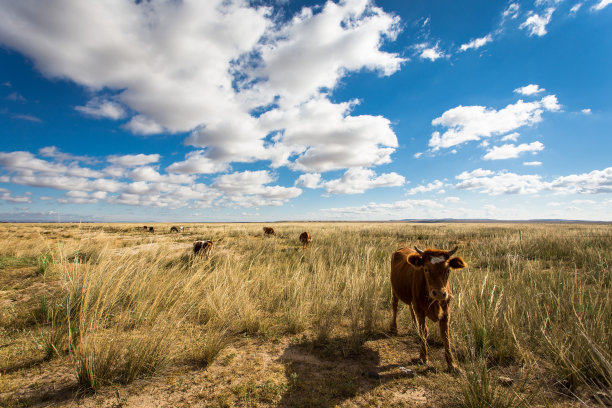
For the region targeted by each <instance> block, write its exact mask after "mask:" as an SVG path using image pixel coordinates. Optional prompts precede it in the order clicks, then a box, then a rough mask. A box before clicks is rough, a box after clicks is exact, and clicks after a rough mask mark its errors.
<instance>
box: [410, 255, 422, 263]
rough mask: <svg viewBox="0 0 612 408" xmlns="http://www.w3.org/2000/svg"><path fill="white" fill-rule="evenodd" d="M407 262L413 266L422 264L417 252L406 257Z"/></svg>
mask: <svg viewBox="0 0 612 408" xmlns="http://www.w3.org/2000/svg"><path fill="white" fill-rule="evenodd" d="M408 262H409V263H410V264H412V265H414V266H423V258H422V257H421V255H418V254H412V255H410V256H409V257H408Z"/></svg>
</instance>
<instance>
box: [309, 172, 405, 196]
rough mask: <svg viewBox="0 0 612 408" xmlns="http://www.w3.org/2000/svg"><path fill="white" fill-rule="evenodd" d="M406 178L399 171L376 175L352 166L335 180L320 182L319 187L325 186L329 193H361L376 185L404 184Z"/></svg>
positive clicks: (394, 185)
mask: <svg viewBox="0 0 612 408" xmlns="http://www.w3.org/2000/svg"><path fill="white" fill-rule="evenodd" d="M405 182H406V179H405V178H404V177H403V176H400V175H399V174H397V173H385V174H381V175H380V176H376V173H375V172H374V171H373V170H370V169H363V168H351V169H348V170H347V171H346V172H345V173H344V175H343V176H342V177H341V178H339V179H335V180H330V181H324V182H320V183H319V185H318V187H322V188H325V191H326V192H327V193H329V194H361V193H363V192H365V191H366V190H369V189H371V188H376V187H398V186H403V185H404V183H405Z"/></svg>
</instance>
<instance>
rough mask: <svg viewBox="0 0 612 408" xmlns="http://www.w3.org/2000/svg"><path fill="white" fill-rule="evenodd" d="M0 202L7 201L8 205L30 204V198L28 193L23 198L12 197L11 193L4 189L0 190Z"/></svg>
mask: <svg viewBox="0 0 612 408" xmlns="http://www.w3.org/2000/svg"><path fill="white" fill-rule="evenodd" d="M0 200H2V201H8V202H9V203H31V202H32V198H31V197H30V193H26V195H25V196H13V195H11V192H10V191H9V190H7V189H6V188H0Z"/></svg>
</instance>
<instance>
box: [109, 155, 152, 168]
mask: <svg viewBox="0 0 612 408" xmlns="http://www.w3.org/2000/svg"><path fill="white" fill-rule="evenodd" d="M160 158H161V156H160V155H159V154H126V155H123V156H118V155H112V156H108V157H107V158H106V161H108V162H109V163H113V164H116V165H117V166H121V167H126V168H131V167H137V166H144V165H147V164H151V163H157V162H158V161H159V159H160Z"/></svg>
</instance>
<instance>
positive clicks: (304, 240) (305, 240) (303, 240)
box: [300, 231, 312, 248]
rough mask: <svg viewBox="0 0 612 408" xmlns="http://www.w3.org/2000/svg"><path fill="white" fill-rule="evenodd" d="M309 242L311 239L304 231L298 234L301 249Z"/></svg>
mask: <svg viewBox="0 0 612 408" xmlns="http://www.w3.org/2000/svg"><path fill="white" fill-rule="evenodd" d="M310 241H312V237H311V236H310V234H309V233H308V232H306V231H304V232H302V233H301V234H300V242H301V243H302V248H306V247H307V246H308V245H309V244H310Z"/></svg>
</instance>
